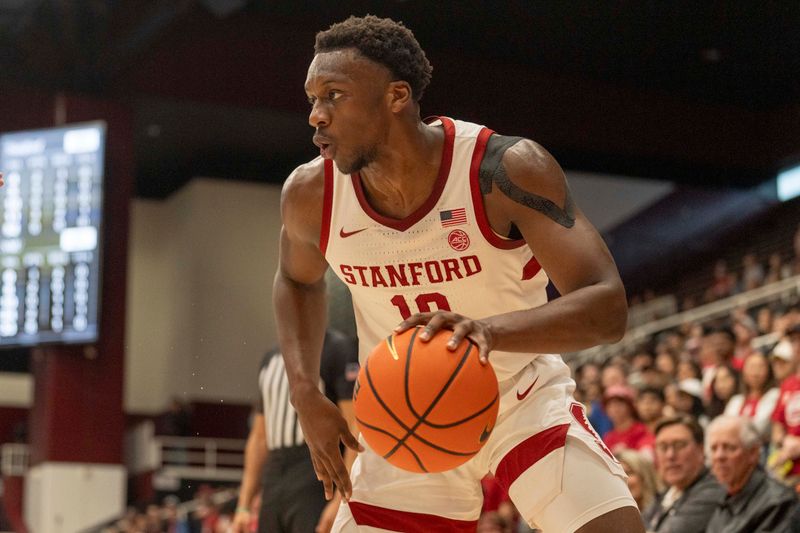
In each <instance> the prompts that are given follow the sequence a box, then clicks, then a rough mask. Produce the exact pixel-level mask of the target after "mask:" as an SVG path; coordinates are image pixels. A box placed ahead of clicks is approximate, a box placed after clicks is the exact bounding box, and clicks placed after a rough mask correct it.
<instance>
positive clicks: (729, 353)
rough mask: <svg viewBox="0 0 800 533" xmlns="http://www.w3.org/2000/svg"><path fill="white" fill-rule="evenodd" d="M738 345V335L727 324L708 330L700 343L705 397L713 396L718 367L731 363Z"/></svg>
mask: <svg viewBox="0 0 800 533" xmlns="http://www.w3.org/2000/svg"><path fill="white" fill-rule="evenodd" d="M735 346H736V337H735V336H734V334H733V331H732V330H731V329H730V328H728V327H725V326H714V327H710V328H708V329H707V330H706V332H705V334H704V335H703V342H702V343H701V345H700V354H699V359H700V365H701V366H702V368H703V378H702V381H703V398H704V399H706V400H708V399H710V398H711V382H712V381H713V380H714V374H716V372H717V369H718V368H719V367H720V366H722V365H724V364H730V363H731V359H733V350H734V347H735Z"/></svg>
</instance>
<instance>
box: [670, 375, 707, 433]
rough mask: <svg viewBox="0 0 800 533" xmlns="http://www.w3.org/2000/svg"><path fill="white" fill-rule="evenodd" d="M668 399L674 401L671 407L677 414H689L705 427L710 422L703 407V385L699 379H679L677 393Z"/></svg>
mask: <svg viewBox="0 0 800 533" xmlns="http://www.w3.org/2000/svg"><path fill="white" fill-rule="evenodd" d="M667 401H668V402H672V403H671V407H672V409H673V412H674V413H675V414H676V415H681V414H682V415H688V416H690V417H692V418H694V419H695V420H696V421H697V422H698V423H699V424H700V425H701V426H703V427H705V425H706V424H707V423H708V418H707V417H706V414H705V409H704V408H703V385H702V384H701V383H700V380H699V379H695V378H689V379H684V380H682V381H679V382H678V386H677V391H676V393H675V395H674V396H673V397H672V398H669V399H668V400H667Z"/></svg>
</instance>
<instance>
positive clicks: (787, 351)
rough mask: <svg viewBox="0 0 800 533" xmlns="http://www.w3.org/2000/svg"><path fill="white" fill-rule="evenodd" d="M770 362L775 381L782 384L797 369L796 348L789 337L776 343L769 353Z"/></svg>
mask: <svg viewBox="0 0 800 533" xmlns="http://www.w3.org/2000/svg"><path fill="white" fill-rule="evenodd" d="M769 362H770V366H771V367H772V373H773V374H774V375H775V383H776V384H777V385H779V386H780V385H781V384H782V383H783V381H784V380H785V379H786V378H788V377H789V376H791V375H794V373H795V371H796V370H797V364H796V363H795V360H794V350H793V349H792V343H791V342H789V339H783V340H781V341H780V342H778V344H776V345H775V346H774V347H773V348H772V351H771V352H770V354H769Z"/></svg>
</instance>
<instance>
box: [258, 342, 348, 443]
mask: <svg viewBox="0 0 800 533" xmlns="http://www.w3.org/2000/svg"><path fill="white" fill-rule="evenodd" d="M357 376H358V342H357V341H356V340H355V339H353V338H351V337H347V336H345V335H344V334H343V333H340V332H338V331H335V330H328V331H327V332H326V333H325V344H324V346H323V348H322V358H321V362H320V381H319V387H320V390H321V391H322V392H323V393H324V394H325V396H327V397H328V399H330V400H331V401H332V402H333V403H335V404H338V403H339V402H340V401H342V400H350V399H352V397H353V385H354V384H355V380H356V377H357ZM258 386H259V391H260V396H261V401H260V402H259V404H258V407H259V411H260V412H261V413H263V414H264V417H265V424H266V428H267V448H268V449H270V450H275V449H279V448H292V447H295V446H302V445H304V444H305V439H304V438H303V430H302V428H301V427H300V423H299V422H298V420H297V413H296V412H295V410H294V407H292V404H291V402H289V380H288V378H287V377H286V367H285V366H284V363H283V356H282V355H281V353H280V351H279V350H277V349H275V350H272V351H270V352H269V353H267V355H266V356H265V357H264V360H263V362H262V363H261V371H260V372H259V375H258Z"/></svg>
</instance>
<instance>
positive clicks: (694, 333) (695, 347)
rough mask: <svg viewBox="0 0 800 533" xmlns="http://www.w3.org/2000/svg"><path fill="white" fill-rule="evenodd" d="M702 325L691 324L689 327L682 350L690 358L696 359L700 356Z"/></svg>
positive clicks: (703, 332)
mask: <svg viewBox="0 0 800 533" xmlns="http://www.w3.org/2000/svg"><path fill="white" fill-rule="evenodd" d="M704 334H705V331H704V330H703V325H702V324H698V323H692V324H690V325H689V333H688V335H687V336H686V340H685V341H684V343H683V349H684V350H685V351H686V353H688V354H689V355H690V356H692V357H698V355H699V354H700V347H701V346H702V345H703V335H704Z"/></svg>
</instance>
